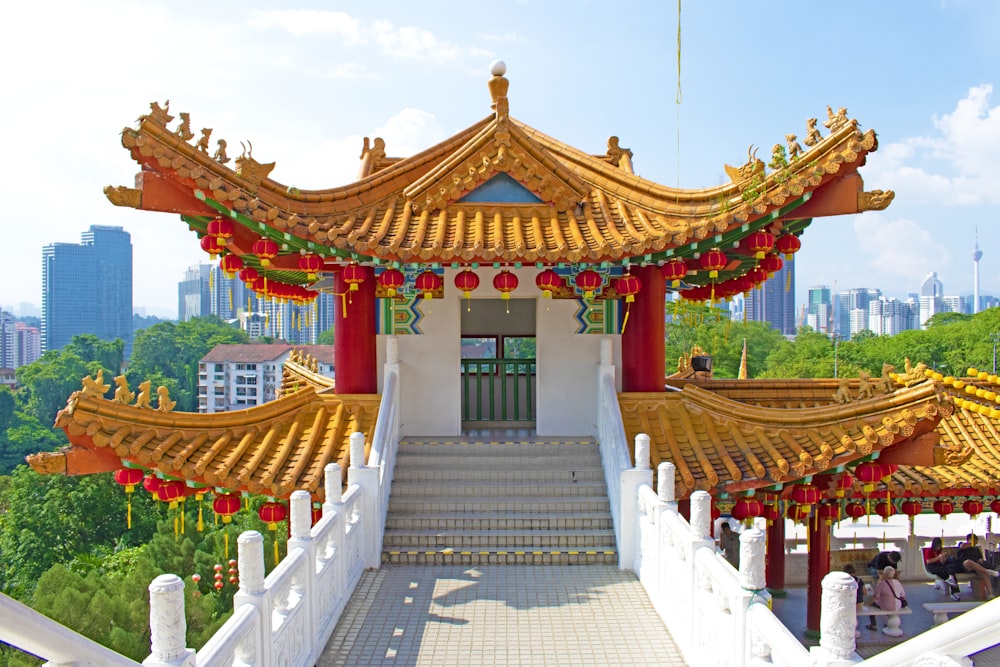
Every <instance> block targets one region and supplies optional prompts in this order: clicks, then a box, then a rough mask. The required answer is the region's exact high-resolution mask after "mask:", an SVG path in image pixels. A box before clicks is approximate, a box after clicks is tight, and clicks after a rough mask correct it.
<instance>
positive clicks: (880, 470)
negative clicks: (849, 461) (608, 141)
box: [854, 461, 890, 493]
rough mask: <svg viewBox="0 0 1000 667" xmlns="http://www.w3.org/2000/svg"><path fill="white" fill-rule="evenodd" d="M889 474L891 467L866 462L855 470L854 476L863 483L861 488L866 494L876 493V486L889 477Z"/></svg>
mask: <svg viewBox="0 0 1000 667" xmlns="http://www.w3.org/2000/svg"><path fill="white" fill-rule="evenodd" d="M889 474H890V469H889V467H888V466H886V465H885V464H882V463H879V462H877V461H865V462H864V463H859V464H858V465H857V467H855V468H854V476H855V477H857V478H858V480H859V481H860V482H861V483H862V485H863V486H862V487H861V488H862V490H863V491H864V492H865V493H871V492H872V491H874V490H875V485H876V484H878V483H879V482H881V481H882V479H883V478H884V477H888V476H889Z"/></svg>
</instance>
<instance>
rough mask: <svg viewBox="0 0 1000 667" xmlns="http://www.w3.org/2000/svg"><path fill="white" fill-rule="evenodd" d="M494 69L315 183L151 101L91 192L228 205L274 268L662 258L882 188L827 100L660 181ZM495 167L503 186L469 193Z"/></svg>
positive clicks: (871, 196)
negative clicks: (527, 112) (471, 111)
mask: <svg viewBox="0 0 1000 667" xmlns="http://www.w3.org/2000/svg"><path fill="white" fill-rule="evenodd" d="M499 79H501V80H502V82H503V85H502V86H500V87H497V86H495V85H494V84H496V83H497V77H494V80H493V81H491V91H492V92H493V94H494V100H493V101H494V105H493V106H494V109H495V113H494V114H493V115H491V116H489V117H487V118H485V119H483V120H481V121H479V122H478V123H476V124H474V125H472V126H471V127H469V128H467V129H465V130H463V131H461V132H459V133H458V134H456V135H455V136H453V137H451V138H449V139H447V140H445V141H443V142H441V143H439V144H438V145H436V146H433V147H431V148H429V149H427V150H425V151H423V152H421V153H419V154H417V155H414V156H412V157H409V158H404V159H390V158H386V157H385V151H384V142H383V141H382V140H381V139H376V140H375V144H374V146H373V145H370V144H369V142H368V140H367V139H366V141H365V147H364V150H363V154H362V164H363V167H362V177H361V178H360V180H358V181H357V182H355V183H351V184H349V185H345V186H342V187H335V188H329V189H323V190H299V189H297V188H295V187H293V186H288V185H285V184H281V183H278V182H277V181H274V180H271V179H270V178H268V175H269V174H270V172H271V170H272V169H273V167H274V163H268V164H261V163H259V162H257V161H256V160H255V159H253V157H252V155H250V154H246V153H244V155H242V156H241V157H240V158H237V159H236V160H235V162H236V169H235V170H234V169H230V168H229V167H228V166H226V164H225V163H224V162H221V161H220V159H224V158H219V157H218V156H212V155H210V154H209V152H208V150H207V143H208V142H207V139H205V140H204V141H201V142H199V144H198V145H192V144H191V143H190V141H189V139H190V138H191V133H190V131H189V130H183V128H177V129H175V130H171V129H168V128H167V123H168V122H169V121H170V120H171V119H172V117H171V116H170V115H169V114H168V113H167V109H163V108H160V107H159V105H158V104H156V103H153V105H151V106H152V108H153V112H152V113H150V114H147V115H145V116H142V117H141V118H140V123H139V126H138V128H125V129H124V130H123V132H122V143H123V145H124V146H125V147H126V148H127V149H129V151H130V152H131V154H132V157H133V158H134V159H135V160H136V162H138V163H139V164H140V165H141V167H142V172H141V173H140V174H139V176H137V178H136V187H135V188H126V187H117V188H116V187H110V186H109V187H108V188H106V189H105V192H106V193H107V195H108V197H109V199H111V201H112V202H113V203H115V204H119V205H126V206H133V207H136V208H141V209H146V210H159V211H170V212H177V213H181V214H183V215H185V216H186V217H185V219H186V220H187V222H188V223H189V224H190V225H191V226H192V228H194V229H195V230H196V231H198V232H199V233H204V232H205V226H206V225H207V222H208V220H209V219H210V217H211V216H213V215H218V214H222V215H225V216H228V217H229V218H231V219H232V220H234V221H235V222H237V223H240V224H238V225H237V233H236V235H235V237H234V239H233V241H232V243H231V245H230V246H229V250H230V251H231V252H235V253H237V254H241V255H251V256H252V253H251V246H252V243H253V241H254V240H256V239H257V238H259V236H260V235H266V236H270V237H272V238H273V239H275V240H276V241H278V242H279V243H280V244H281V245H282V250H283V252H286V253H288V255H287V256H286V257H285V258H284V259H283V258H282V256H280V255H279V257H278V258H277V259H276V260H274V264H275V266H276V267H278V268H279V269H281V268H285V269H288V270H296V267H297V263H296V262H297V257H298V254H297V253H298V252H299V251H300V250H301V251H309V252H316V253H319V254H320V255H323V256H324V257H325V258H326V260H327V262H328V263H333V264H336V263H338V262H343V261H348V260H362V261H365V260H369V259H376V260H379V261H387V262H422V263H427V262H444V263H453V264H454V263H458V264H469V263H474V262H487V263H489V262H493V263H496V262H500V263H503V262H520V261H525V262H537V263H548V264H552V263H556V262H573V263H577V262H583V263H592V262H599V261H613V262H616V261H625V260H629V259H632V258H635V259H637V260H638V261H663V260H664V259H667V258H670V257H691V256H694V255H695V253H697V252H699V251H704V250H707V249H709V248H711V247H714V246H716V245H719V246H720V247H722V246H724V247H726V248H732V246H733V244H734V243H735V242H736V241H738V240H739V239H740V238H742V237H743V236H746V235H747V234H749V233H750V232H752V231H755V230H757V229H761V228H764V227H768V228H769V229H771V230H772V231H775V232H779V231H780V230H782V229H784V230H785V232H786V233H795V234H798V233H800V232H801V230H802V228H803V227H804V226H805V225H806V224H808V220H809V219H810V218H811V217H813V216H822V215H836V214H841V213H856V212H859V211H861V210H866V209H870V208H884V207H885V206H887V205H888V204H889V202H890V201H891V199H892V193H891V192H885V193H883V192H881V191H875V192H874V193H866V192H864V191H863V186H862V182H861V179H860V177H859V176H858V175H857V174H856V170H857V169H858V167H860V166H861V165H862V164H864V161H865V156H866V154H867V153H868V152H870V151H873V150H875V149H876V148H877V141H876V135H875V132H874V131H873V130H868V131H865V132H862V131H861V130H860V129H859V127H858V123H857V121H855V120H848V119H847V117H846V111H845V110H843V109H841V110H840V113H839V114H837V115H831V116H830V120H829V121H828V123H827V126H828V127H829V128H830V130H831V131H830V133H829V134H828V135H827V136H826V137H822V136H820V135H819V133H818V132H816V131H815V122H813V134H812V135H810V136H811V137H812V143H809V142H808V141H807V144H809V145H810V148H809V149H808V150H806V151H805V152H801V147H800V146H799V145H798V143H797V142H795V141H794V139H795V137H794V135H788V136H789V137H791V139H790V140H789V149H790V151H791V159H790V160H785V159H784V157H781V158H780V159H779V158H778V157H777V151H778V150H779V149H780V153H782V155H783V154H784V148H783V147H782V146H779V145H776V146H775V151H776V153H775V155H776V157H775V158H774V159H772V163H771V167H772V171H771V172H770V173H767V171H766V168H765V165H764V162H763V161H761V160H759V159H757V158H756V157H755V156H754V155H753V154H751V153H750V152H749V151H748V158H749V159H748V161H747V163H746V164H745V165H743V166H742V167H739V168H733V167H728V166H727V171H729V173H730V176H731V177H732V179H733V182H732V183H728V184H726V185H720V186H716V187H710V188H703V189H692V190H687V189H675V188H670V187H666V186H663V185H659V184H657V183H654V182H652V181H649V180H646V179H644V178H642V177H640V176H637V175H635V174H634V173H632V170H631V151H629V150H628V149H622V148H620V147H619V146H618V144H617V141H618V140H617V137H612V138H611V139H610V140H609V142H608V151H607V153H606V154H605V155H591V154H588V153H585V152H583V151H579V150H577V149H575V148H572V147H570V146H568V145H566V144H564V143H562V142H560V141H558V140H556V139H553V138H551V137H548V136H546V135H545V134H543V133H541V132H539V131H537V130H535V129H533V128H531V127H529V126H528V125H526V124H525V123H522V122H520V121H518V120H515V119H514V118H512V117H510V116H509V115H508V114H507V99H506V79H503V77H499ZM501 88H502V90H501ZM813 121H815V119H813ZM185 122H188V121H185ZM182 130H183V131H182ZM203 139H204V138H203ZM251 153H252V151H251ZM498 177H503V179H504V180H505V183H506V185H507V187H508V191H507V193H508V194H505V195H501V196H496V195H493V194H489V195H484V196H483V197H477V196H475V195H476V193H477V192H478V193H480V194H481V193H483V192H485V191H486V190H484V189H482V188H484V187H485V186H487V185H488V184H490V183H491V182H493V181H495V179H497V178H498ZM511 188H512V189H513V190H514V191H515V194H514V195H512V196H511V195H510V194H509V193H510V189H511ZM470 195H471V196H470ZM481 198H485V201H478V199H481ZM796 221H797V222H796ZM740 252H741V251H736V254H737V255H739V253H740ZM747 256H749V257H751V258H752V256H753V254H752V253H748V252H743V257H742V259H740V262H742V261H743V260H744V259H746V258H747ZM748 264H749V262H748ZM328 268H330V267H329V266H328ZM736 268H739V264H737V265H734V266H732V267H730V269H736ZM747 268H750V267H749V266H744V267H743V269H747ZM695 282H697V281H695Z"/></svg>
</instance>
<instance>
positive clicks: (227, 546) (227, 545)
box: [222, 531, 229, 560]
mask: <svg viewBox="0 0 1000 667" xmlns="http://www.w3.org/2000/svg"><path fill="white" fill-rule="evenodd" d="M222 537H223V539H224V540H225V542H226V560H229V532H228V531H223V533H222Z"/></svg>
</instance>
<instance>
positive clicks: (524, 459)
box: [396, 451, 601, 469]
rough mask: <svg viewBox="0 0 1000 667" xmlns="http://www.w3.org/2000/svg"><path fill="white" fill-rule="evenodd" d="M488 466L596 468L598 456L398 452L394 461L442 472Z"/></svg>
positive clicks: (581, 454)
mask: <svg viewBox="0 0 1000 667" xmlns="http://www.w3.org/2000/svg"><path fill="white" fill-rule="evenodd" d="M473 461H475V462H479V463H489V464H492V465H498V466H507V467H511V468H522V469H528V468H532V467H537V466H542V467H546V468H550V467H554V468H568V469H572V468H600V467H601V457H600V455H598V454H589V453H586V452H580V453H578V454H571V453H566V454H523V455H516V456H515V455H512V454H475V455H473V454H468V453H453V452H450V451H449V452H446V453H431V452H426V453H425V452H419V453H413V452H408V451H404V452H400V454H399V455H398V456H397V457H396V463H397V465H399V464H402V465H414V466H427V467H430V466H436V467H444V468H467V467H469V465H470V463H471V462H473Z"/></svg>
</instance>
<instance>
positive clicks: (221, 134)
mask: <svg viewBox="0 0 1000 667" xmlns="http://www.w3.org/2000/svg"><path fill="white" fill-rule="evenodd" d="M434 6H435V5H434V3H433V2H432V3H431V4H430V5H420V6H414V5H411V4H409V3H402V2H386V3H378V4H373V3H356V2H348V3H343V5H342V7H343V9H342V10H341V11H324V10H320V9H313V8H311V5H309V4H304V5H302V6H300V7H299V8H297V9H288V10H272V9H269V8H268V7H267V6H266V5H265V4H264V3H260V2H254V1H250V2H247V3H241V4H240V5H239V6H238V7H235V8H234V7H228V6H222V5H218V6H216V5H212V6H207V7H205V6H202V5H196V4H194V3H190V2H180V3H169V4H166V3H159V2H155V1H154V2H150V3H143V5H142V6H139V7H130V9H129V11H128V12H121V11H120V7H119V6H118V5H116V4H114V3H111V2H108V1H106V0H96V1H95V2H94V3H88V4H87V6H86V7H84V6H80V5H77V4H73V3H68V2H39V3H21V4H19V5H17V6H15V7H14V8H12V11H11V17H10V20H9V21H8V22H7V23H6V25H7V26H10V28H9V29H8V30H7V31H6V32H5V33H4V37H5V38H4V39H3V40H0V53H3V55H5V56H7V60H8V61H10V62H18V63H20V65H19V66H18V67H16V68H11V71H10V72H9V73H8V75H9V78H10V86H9V90H10V91H11V94H12V99H17V100H22V102H21V103H19V104H11V105H5V107H4V108H3V109H2V110H0V121H2V122H3V124H4V126H5V127H8V128H21V129H22V130H24V131H20V132H12V133H11V137H10V141H9V143H10V145H9V147H8V153H9V154H10V155H11V156H12V157H13V159H9V160H7V161H5V162H4V164H3V165H2V166H0V169H3V170H4V171H3V176H4V182H5V183H6V184H7V186H8V188H9V191H11V192H17V193H18V197H16V198H10V199H9V206H10V208H12V209H13V210H11V211H10V212H11V213H12V215H13V217H14V219H17V220H22V221H25V222H24V224H25V225H26V226H23V227H22V228H21V229H22V230H24V231H23V233H22V238H20V239H19V240H20V241H21V242H20V244H19V248H18V251H17V252H11V251H8V256H7V257H5V260H6V261H5V262H4V263H3V265H2V269H0V271H3V272H4V273H0V278H2V279H0V304H4V305H5V306H14V307H16V306H17V305H18V304H20V303H21V302H28V303H34V304H38V303H40V298H41V286H40V276H39V275H38V272H37V268H36V267H37V262H38V258H39V257H40V254H41V248H42V246H44V245H46V244H52V243H58V242H66V241H69V240H72V239H74V238H76V235H77V234H78V233H79V231H78V230H79V229H85V228H87V227H88V226H89V225H91V224H101V225H116V226H122V227H124V228H125V229H126V230H127V231H128V232H129V233H130V234H131V235H132V236H133V240H134V247H135V260H136V267H137V270H136V277H135V293H134V302H135V303H136V304H139V305H142V306H145V307H146V309H147V312H148V313H150V314H156V315H168V316H171V317H173V316H175V315H176V313H175V304H176V292H175V287H174V285H175V283H176V280H177V279H178V277H179V276H180V275H181V274H182V273H183V271H184V269H185V268H186V267H187V266H190V265H192V264H197V263H199V262H201V261H203V260H204V259H205V257H206V256H205V255H204V253H203V252H202V251H201V250H200V248H199V247H198V242H197V239H196V237H195V235H194V234H193V233H192V232H190V231H187V230H185V229H184V226H183V225H178V224H176V220H168V219H167V217H168V216H167V215H166V214H161V215H159V216H156V215H146V214H142V213H139V212H136V211H134V210H130V209H121V208H116V207H114V206H112V205H111V204H110V203H108V202H107V200H106V199H105V198H104V195H103V194H102V188H103V187H104V186H106V185H130V184H131V182H132V179H133V177H134V165H133V164H132V163H131V161H130V160H129V159H128V156H127V154H126V153H125V151H124V149H122V147H121V146H120V142H119V139H118V134H119V132H120V131H121V128H122V127H123V126H125V125H130V124H131V123H132V120H133V119H134V118H135V117H136V116H138V115H139V114H141V113H145V112H146V111H147V110H148V105H149V103H150V102H152V101H153V100H156V101H158V102H159V103H161V104H163V103H165V101H166V100H167V99H169V100H171V111H172V112H174V113H177V112H180V111H185V112H188V113H190V114H191V123H192V128H194V129H195V131H198V130H200V129H201V128H203V127H204V128H208V127H211V128H213V134H212V140H213V142H214V141H215V140H216V139H217V138H225V139H226V140H227V141H228V142H229V153H230V156H231V157H235V156H236V155H239V152H240V151H241V150H242V149H241V148H240V142H241V141H247V140H249V141H250V142H252V144H253V147H254V156H255V157H257V158H258V159H260V160H262V161H272V160H274V161H276V163H277V164H276V167H275V170H274V172H273V173H272V176H273V178H274V179H275V180H277V181H279V182H280V183H282V184H284V185H288V186H293V187H298V188H300V189H309V188H324V187H333V186H337V185H343V184H346V183H348V182H350V181H352V180H353V179H354V176H355V174H356V172H357V167H358V155H359V153H360V149H361V145H362V140H363V138H364V137H366V136H367V137H376V136H379V137H382V138H384V139H385V141H386V150H387V152H388V154H389V155H391V156H407V155H412V154H414V153H417V152H419V151H421V150H423V149H425V148H428V147H429V146H432V145H433V144H435V143H436V142H437V141H439V140H441V139H443V138H444V137H446V136H449V135H451V134H453V133H454V132H456V131H458V130H460V129H462V128H465V127H468V126H470V125H472V124H473V123H475V122H476V121H477V120H479V119H480V118H482V117H483V116H485V115H486V114H487V113H488V111H489V107H488V102H489V98H488V96H487V93H486V85H485V84H486V80H487V78H488V68H489V63H490V62H491V61H492V60H493V59H503V60H505V61H506V62H507V65H508V78H509V79H510V82H511V87H510V93H509V97H510V104H511V108H510V110H511V114H512V116H514V117H515V118H518V119H521V120H524V121H525V122H527V123H529V124H531V125H532V126H534V127H537V128H538V129H539V130H541V131H543V132H545V133H547V134H550V135H552V136H554V137H557V138H558V139H560V140H562V141H565V142H567V143H570V144H571V145H574V146H576V147H578V148H580V149H581V150H585V151H588V152H591V153H602V152H603V151H604V150H605V144H606V141H607V138H608V137H609V136H611V135H616V136H619V137H620V139H621V145H622V146H625V147H629V148H630V149H631V150H632V151H633V152H634V158H633V162H634V165H635V169H636V172H637V173H638V174H639V175H640V176H642V177H645V178H648V179H650V180H653V181H656V182H658V183H662V184H665V185H670V186H678V187H684V188H698V187H709V186H712V185H716V184H719V183H722V182H725V180H726V176H725V173H724V170H723V165H724V164H727V163H728V164H737V165H738V164H741V163H742V162H743V161H744V160H745V159H746V154H747V143H748V142H752V143H753V144H754V145H755V146H760V147H761V149H760V151H759V155H760V156H762V157H764V158H767V157H768V156H769V155H770V149H769V148H768V147H770V146H772V145H773V144H775V143H784V135H786V134H789V133H796V134H798V135H799V137H800V138H801V136H803V135H804V130H805V122H806V120H807V119H808V118H810V117H820V118H823V117H825V113H826V107H827V106H828V105H830V106H832V107H833V108H834V109H837V108H839V107H841V106H843V107H846V108H847V111H848V115H849V116H852V117H856V118H858V120H859V121H860V123H861V125H862V127H863V128H869V127H873V128H875V129H876V130H877V131H878V133H879V142H880V148H879V150H878V151H877V152H875V153H873V154H872V155H871V156H870V158H869V161H868V164H867V165H866V166H865V167H864V168H863V169H862V170H861V174H862V176H863V177H864V179H865V186H866V189H868V190H873V189H892V190H894V191H895V192H896V198H895V201H894V202H893V203H892V205H891V206H890V207H889V208H888V209H887V210H886V211H881V212H868V213H865V214H862V215H856V216H845V217H843V218H840V219H832V220H820V221H817V222H816V223H815V224H813V225H811V226H810V228H809V229H807V230H806V233H805V234H804V235H803V239H802V241H803V248H802V250H801V252H800V253H799V255H798V256H797V257H796V263H797V267H796V271H797V279H798V286H799V287H798V290H797V294H796V301H797V302H798V303H802V302H804V296H805V286H808V285H812V284H816V283H830V284H834V283H836V285H837V286H838V289H850V288H853V287H859V286H864V285H872V284H877V285H880V286H881V289H883V291H884V292H885V293H886V294H889V295H893V296H896V297H898V298H902V297H904V296H905V294H906V293H908V292H909V291H912V287H911V285H912V284H913V283H915V282H917V281H919V280H920V278H921V277H922V276H923V275H925V274H927V273H929V272H931V271H937V272H938V273H939V275H941V276H942V277H943V278H944V279H946V281H947V282H948V283H949V284H951V285H954V286H956V287H955V289H956V291H959V292H960V293H963V294H965V293H971V292H972V290H973V264H972V262H971V261H970V252H971V251H972V249H973V246H974V243H976V241H977V240H978V244H979V247H980V248H981V249H982V251H983V252H984V255H983V259H982V262H981V264H980V269H981V276H980V287H981V290H982V292H983V293H985V294H989V293H993V294H996V293H1000V263H998V262H1000V252H998V251H997V250H996V249H997V247H998V243H1000V229H997V228H996V226H994V225H989V224H988V222H989V221H990V219H991V218H993V217H995V215H996V212H995V210H996V205H997V203H998V202H1000V191H997V190H996V189H995V188H994V187H992V175H993V173H995V171H996V170H997V167H998V166H1000V104H998V103H997V101H995V99H994V96H993V89H994V87H995V86H996V85H997V83H998V75H997V72H1000V43H998V42H997V40H995V39H994V36H993V34H992V26H994V25H996V24H997V19H998V18H1000V5H994V4H984V3H971V2H963V1H958V2H948V3H941V4H939V5H931V4H921V5H912V4H911V3H905V2H903V0H895V1H888V2H884V3H877V4H872V5H870V6H865V7H864V11H861V12H857V13H854V14H852V19H851V25H852V26H853V27H848V26H847V25H846V24H845V23H844V22H843V21H836V20H830V15H829V12H828V11H824V6H822V5H816V6H803V5H801V4H800V3H793V2H791V0H782V1H780V2H775V3H768V4H767V5H766V6H763V7H759V6H753V5H746V6H743V5H736V6H728V5H727V8H726V20H725V21H720V20H719V19H718V14H719V11H718V7H716V6H715V5H714V3H698V4H687V5H685V6H684V12H683V15H682V20H681V28H682V34H683V47H682V51H681V65H682V76H681V81H680V84H681V85H680V88H681V90H678V81H677V69H678V63H677V44H676V39H675V35H676V31H677V24H676V8H671V7H669V6H668V5H667V4H664V5H650V4H648V3H642V2H638V1H631V2H625V3H619V4H601V3H584V4H577V3H568V2H555V3H546V4H544V5H536V4H528V3H522V2H514V3H510V4H507V5H502V6H501V7H499V8H498V7H495V6H490V7H482V8H479V7H475V8H469V11H468V12H461V13H458V14H460V15H456V13H455V12H453V11H433V9H434ZM440 6H441V7H442V8H444V7H446V6H445V5H444V4H443V3H442V4H441V5H440ZM428 10H431V11H428ZM53 16H56V17H58V18H59V20H55V21H54V20H52V17H53ZM430 17H434V18H433V19H432V18H430ZM135 25H142V26H143V40H144V41H147V42H149V43H152V44H157V45H159V47H158V48H159V49H161V51H160V52H159V53H160V55H156V54H153V53H148V52H147V51H145V50H143V49H140V48H139V47H137V46H136V42H135V40H134V37H135V35H134V26H135ZM778 25H782V26H786V27H787V29H783V30H781V31H780V39H775V40H763V39H762V40H758V44H757V45H756V46H755V45H754V41H753V40H752V39H748V37H747V35H755V34H759V35H765V34H771V35H773V34H776V33H775V31H774V26H778ZM862 25H866V26H870V28H869V29H870V30H874V31H875V34H876V35H877V38H873V39H868V40H866V41H865V43H864V48H859V49H842V48H836V46H837V45H839V44H842V43H844V41H845V40H849V39H850V38H851V37H850V34H849V33H850V32H851V31H852V30H861V29H862V28H861V27H860V26H862ZM889 25H891V26H893V28H892V30H887V29H882V28H881V26H889ZM14 26H16V29H14ZM557 35H564V36H568V35H572V38H568V37H567V38H566V39H562V38H560V39H558V40H557V39H556V36H557ZM914 37H917V38H918V39H917V40H916V41H915V40H914ZM924 38H926V39H933V40H934V41H935V42H937V43H947V44H949V48H948V49H944V50H932V49H922V48H918V47H915V46H914V44H918V43H920V42H919V39H924ZM614 39H622V40H625V41H627V43H629V44H630V45H632V48H630V49H620V48H606V49H604V50H603V51H602V57H601V58H594V57H593V49H594V45H596V44H608V43H609V40H614ZM748 48H752V49H755V51H756V52H758V53H760V57H761V61H762V68H761V71H760V73H759V75H747V74H746V73H745V72H737V70H736V69H735V65H734V64H735V63H740V62H744V61H745V60H746V58H747V53H748V52H747V49H748ZM167 53H169V54H170V55H169V56H167V55H166V54H167ZM782 54H796V56H795V57H786V56H783V55H782ZM802 54H812V55H811V56H809V57H801V56H802ZM831 54H835V55H831ZM767 63H772V64H770V65H768V64H767ZM774 63H780V66H779V65H778V64H774ZM206 71H209V72H211V73H212V76H211V77H210V79H211V81H212V83H211V84H208V83H207V80H206V79H205V78H204V77H202V76H195V75H193V74H194V73H195V72H199V73H201V72H206ZM40 81H45V82H46V85H44V86H39V85H38V83H39V82H40ZM765 81H766V82H767V84H766V89H767V93H766V94H765V92H764V90H765V83H764V82H765ZM775 81H777V83H778V85H777V86H775V85H774V82H775ZM678 98H680V99H681V104H680V105H679V106H678V105H677V104H675V101H676V100H677V99H678ZM640 100H641V103H636V102H637V101H640ZM554 102H555V103H554ZM42 128H53V130H52V131H41V129H42ZM55 128H58V129H55ZM678 140H679V141H678ZM55 201H59V202H60V204H59V206H58V207H56V206H55V205H54V204H51V205H50V204H49V202H55ZM28 225H30V226H28ZM977 227H978V229H979V235H978V239H977V236H976V228H977ZM959 285H962V286H967V287H962V288H961V289H960V290H959V289H958V287H957V286H959Z"/></svg>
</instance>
